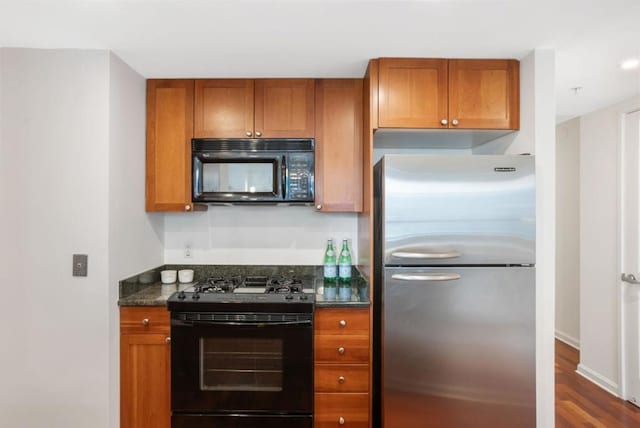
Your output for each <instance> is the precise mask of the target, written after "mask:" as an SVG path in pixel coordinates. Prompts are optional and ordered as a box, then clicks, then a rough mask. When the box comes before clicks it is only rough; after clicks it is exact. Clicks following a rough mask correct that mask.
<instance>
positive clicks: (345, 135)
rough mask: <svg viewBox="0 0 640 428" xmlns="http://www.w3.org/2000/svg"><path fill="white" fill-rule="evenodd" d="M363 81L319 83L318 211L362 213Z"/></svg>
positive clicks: (317, 123)
mask: <svg viewBox="0 0 640 428" xmlns="http://www.w3.org/2000/svg"><path fill="white" fill-rule="evenodd" d="M362 89H363V84H362V79H323V80H317V81H316V107H315V114H316V118H315V124H316V131H315V136H316V157H315V161H316V172H315V182H316V186H315V191H316V197H315V201H316V208H317V209H318V210H320V211H323V212H360V211H362V104H363V97H362Z"/></svg>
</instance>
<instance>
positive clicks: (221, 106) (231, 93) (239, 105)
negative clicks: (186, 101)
mask: <svg viewBox="0 0 640 428" xmlns="http://www.w3.org/2000/svg"><path fill="white" fill-rule="evenodd" d="M195 85H196V87H195V116H194V136H195V137H196V138H202V137H208V138H245V137H252V136H253V80H250V79H199V80H196V83H195Z"/></svg>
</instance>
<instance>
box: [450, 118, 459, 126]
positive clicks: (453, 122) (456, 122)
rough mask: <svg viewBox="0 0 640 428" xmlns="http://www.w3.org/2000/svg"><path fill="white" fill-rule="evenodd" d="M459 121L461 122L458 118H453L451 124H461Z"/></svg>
mask: <svg viewBox="0 0 640 428" xmlns="http://www.w3.org/2000/svg"><path fill="white" fill-rule="evenodd" d="M459 123H460V122H458V119H453V120H452V121H451V124H452V125H453V126H458V124H459Z"/></svg>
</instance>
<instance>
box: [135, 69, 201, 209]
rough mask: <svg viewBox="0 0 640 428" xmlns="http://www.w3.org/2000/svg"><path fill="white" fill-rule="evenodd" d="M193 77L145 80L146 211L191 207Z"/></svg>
mask: <svg viewBox="0 0 640 428" xmlns="http://www.w3.org/2000/svg"><path fill="white" fill-rule="evenodd" d="M191 138H193V80H148V81H147V203H146V207H147V211H190V210H191V209H192V208H193V205H192V204H191Z"/></svg>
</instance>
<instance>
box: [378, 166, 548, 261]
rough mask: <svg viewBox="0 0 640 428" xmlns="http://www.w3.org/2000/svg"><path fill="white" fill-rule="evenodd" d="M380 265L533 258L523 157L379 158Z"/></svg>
mask: <svg viewBox="0 0 640 428" xmlns="http://www.w3.org/2000/svg"><path fill="white" fill-rule="evenodd" d="M382 162H383V166H382V167H383V182H382V190H381V193H382V194H381V195H380V197H381V200H382V205H383V211H382V215H383V218H382V224H383V234H384V235H383V238H382V239H383V241H384V245H385V248H384V264H385V265H397V266H428V265H486V264H500V265H505V264H534V263H535V176H534V159H533V157H531V156H483V155H386V156H385V157H384V158H383V160H382Z"/></svg>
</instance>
